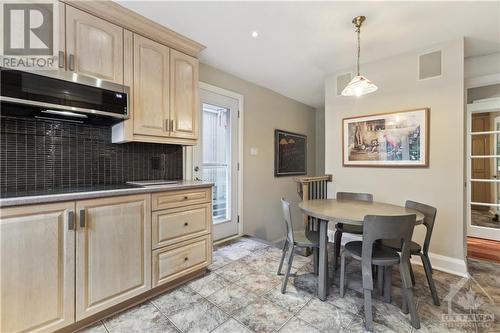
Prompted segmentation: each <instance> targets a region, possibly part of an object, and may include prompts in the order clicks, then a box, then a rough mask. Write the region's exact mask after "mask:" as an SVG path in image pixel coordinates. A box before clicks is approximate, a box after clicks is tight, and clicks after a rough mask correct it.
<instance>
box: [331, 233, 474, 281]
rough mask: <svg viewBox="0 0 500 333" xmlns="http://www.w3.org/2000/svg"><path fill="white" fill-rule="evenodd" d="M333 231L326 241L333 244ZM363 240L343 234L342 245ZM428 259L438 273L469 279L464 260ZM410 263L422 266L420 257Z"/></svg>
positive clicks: (435, 255) (448, 258)
mask: <svg viewBox="0 0 500 333" xmlns="http://www.w3.org/2000/svg"><path fill="white" fill-rule="evenodd" d="M334 234H335V231H334V230H328V240H329V241H330V242H333V239H334ZM360 240H363V238H362V237H361V235H353V234H343V235H342V245H345V243H347V242H351V241H360ZM429 259H430V261H431V264H432V268H433V269H435V270H438V271H442V272H445V273H450V274H453V275H458V276H463V277H469V273H468V270H467V264H466V263H465V261H464V260H461V259H457V258H452V257H447V256H443V255H440V254H435V253H429ZM411 263H412V264H416V265H420V266H422V260H420V257H418V256H413V257H412V258H411Z"/></svg>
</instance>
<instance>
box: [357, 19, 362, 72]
mask: <svg viewBox="0 0 500 333" xmlns="http://www.w3.org/2000/svg"><path fill="white" fill-rule="evenodd" d="M356 32H357V33H358V62H357V67H356V69H357V72H358V76H359V57H360V55H361V37H360V35H361V27H357V28H356Z"/></svg>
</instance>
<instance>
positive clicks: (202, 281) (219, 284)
mask: <svg viewBox="0 0 500 333" xmlns="http://www.w3.org/2000/svg"><path fill="white" fill-rule="evenodd" d="M227 285H229V281H227V280H226V279H224V278H222V277H221V276H219V275H217V274H215V273H211V274H207V275H205V276H203V277H201V278H199V279H196V280H194V281H192V282H190V283H189V284H188V286H189V287H191V289H193V290H194V291H196V292H197V293H198V294H200V295H201V296H203V297H208V296H210V295H212V294H213V293H214V292H216V291H218V290H221V289H222V288H224V287H225V286H227Z"/></svg>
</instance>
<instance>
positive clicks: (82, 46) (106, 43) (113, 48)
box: [66, 6, 123, 84]
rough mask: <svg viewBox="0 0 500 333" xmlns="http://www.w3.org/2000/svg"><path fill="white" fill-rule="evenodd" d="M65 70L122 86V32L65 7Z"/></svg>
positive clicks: (85, 14)
mask: <svg viewBox="0 0 500 333" xmlns="http://www.w3.org/2000/svg"><path fill="white" fill-rule="evenodd" d="M66 50H67V53H68V56H67V60H68V64H67V68H68V70H70V71H73V72H75V73H77V74H83V75H87V76H92V77H95V78H98V79H102V80H104V81H109V82H115V83H118V84H123V29H122V28H121V27H119V26H117V25H114V24H112V23H109V22H107V21H104V20H101V19H100V18H97V17H95V16H93V15H90V14H87V13H85V12H83V11H81V10H78V9H75V8H73V7H71V6H66Z"/></svg>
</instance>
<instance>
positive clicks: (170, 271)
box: [153, 235, 212, 286]
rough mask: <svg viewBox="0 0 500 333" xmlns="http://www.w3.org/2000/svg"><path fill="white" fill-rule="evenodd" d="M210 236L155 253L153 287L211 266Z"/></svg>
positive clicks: (158, 250) (155, 251)
mask: <svg viewBox="0 0 500 333" xmlns="http://www.w3.org/2000/svg"><path fill="white" fill-rule="evenodd" d="M211 251H212V246H211V238H210V235H206V236H203V237H200V238H196V239H193V240H190V241H186V242H184V243H181V244H178V245H174V246H168V247H164V248H161V249H157V250H154V251H153V286H158V285H161V284H164V283H167V282H170V281H173V280H175V279H177V278H179V277H181V276H183V275H186V274H189V273H191V272H194V271H196V270H198V269H200V268H203V267H206V266H208V265H210V263H211V261H212V253H211Z"/></svg>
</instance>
